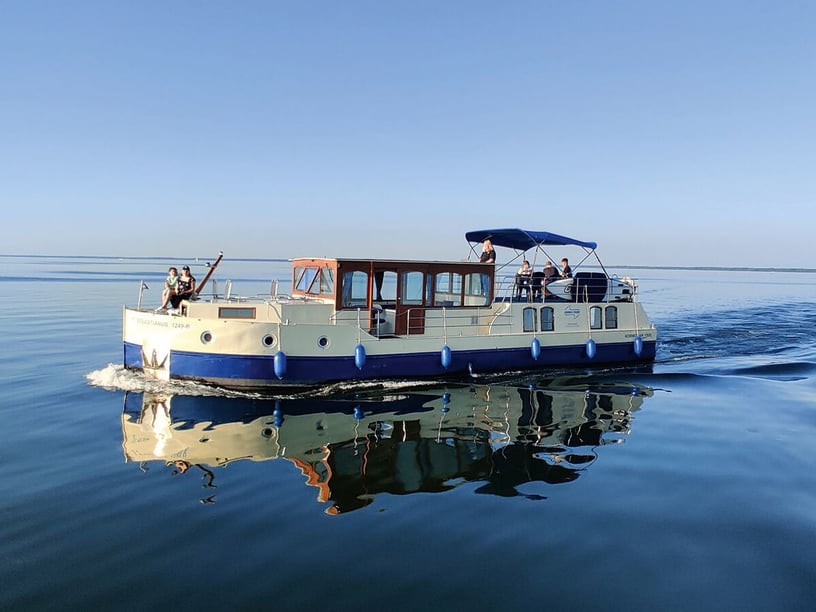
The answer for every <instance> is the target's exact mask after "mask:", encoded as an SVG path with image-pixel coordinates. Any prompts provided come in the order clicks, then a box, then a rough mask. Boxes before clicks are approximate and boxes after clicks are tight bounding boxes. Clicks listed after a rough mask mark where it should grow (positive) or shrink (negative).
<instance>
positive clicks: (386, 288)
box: [371, 270, 397, 306]
mask: <svg viewBox="0 0 816 612" xmlns="http://www.w3.org/2000/svg"><path fill="white" fill-rule="evenodd" d="M372 291H373V292H374V295H372V296H371V301H372V302H377V303H379V304H390V305H391V306H393V305H394V304H396V303H397V273H396V272H392V271H386V270H378V271H375V272H374V285H373V286H372Z"/></svg>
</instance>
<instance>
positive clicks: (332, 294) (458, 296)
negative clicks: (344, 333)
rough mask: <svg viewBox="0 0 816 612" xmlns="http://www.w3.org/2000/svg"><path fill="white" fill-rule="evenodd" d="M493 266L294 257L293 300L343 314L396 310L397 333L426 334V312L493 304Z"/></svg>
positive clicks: (466, 263)
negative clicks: (318, 304)
mask: <svg viewBox="0 0 816 612" xmlns="http://www.w3.org/2000/svg"><path fill="white" fill-rule="evenodd" d="M494 274H495V266H494V265H493V264H482V263H470V262H462V261H457V262H449V261H399V260H382V259H295V260H293V261H292V297H293V298H301V299H310V300H320V301H322V302H324V303H332V304H334V308H335V309H336V310H337V311H338V312H341V311H343V310H361V309H365V310H367V311H375V312H376V311H378V310H382V311H391V310H393V311H394V324H395V325H394V333H395V334H397V335H402V334H407V333H421V332H420V331H419V329H421V328H422V327H423V326H424V319H425V311H426V310H428V309H441V308H478V307H485V306H489V305H490V304H491V303H492V302H493V286H494V284H493V279H494Z"/></svg>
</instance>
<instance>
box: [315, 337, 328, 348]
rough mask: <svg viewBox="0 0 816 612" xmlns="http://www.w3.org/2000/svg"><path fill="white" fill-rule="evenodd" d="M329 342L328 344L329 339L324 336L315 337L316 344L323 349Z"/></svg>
mask: <svg viewBox="0 0 816 612" xmlns="http://www.w3.org/2000/svg"><path fill="white" fill-rule="evenodd" d="M329 344H330V342H329V339H328V338H327V337H326V336H320V337H319V338H318V339H317V346H319V347H320V348H322V349H324V348H326V347H327V346H329Z"/></svg>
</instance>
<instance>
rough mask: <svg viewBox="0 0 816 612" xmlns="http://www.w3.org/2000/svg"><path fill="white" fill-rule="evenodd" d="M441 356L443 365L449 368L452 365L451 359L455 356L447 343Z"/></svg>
mask: <svg viewBox="0 0 816 612" xmlns="http://www.w3.org/2000/svg"><path fill="white" fill-rule="evenodd" d="M439 357H440V359H441V360H442V367H443V368H445V369H446V370H447V369H448V368H449V367H450V364H451V359H452V358H453V352H452V351H451V348H450V347H449V346H448V345H447V344H446V345H445V346H443V347H442V352H441V353H440V356H439Z"/></svg>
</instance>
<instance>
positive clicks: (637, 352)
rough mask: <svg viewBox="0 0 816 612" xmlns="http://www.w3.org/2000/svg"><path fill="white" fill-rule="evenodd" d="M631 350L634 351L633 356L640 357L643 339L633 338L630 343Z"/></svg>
mask: <svg viewBox="0 0 816 612" xmlns="http://www.w3.org/2000/svg"><path fill="white" fill-rule="evenodd" d="M632 348H634V350H635V355H637V356H638V357H640V354H641V353H642V352H643V338H641V337H640V336H635V340H634V342H633V343H632Z"/></svg>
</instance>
